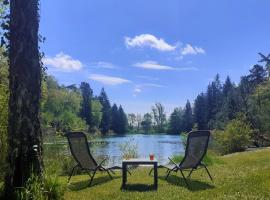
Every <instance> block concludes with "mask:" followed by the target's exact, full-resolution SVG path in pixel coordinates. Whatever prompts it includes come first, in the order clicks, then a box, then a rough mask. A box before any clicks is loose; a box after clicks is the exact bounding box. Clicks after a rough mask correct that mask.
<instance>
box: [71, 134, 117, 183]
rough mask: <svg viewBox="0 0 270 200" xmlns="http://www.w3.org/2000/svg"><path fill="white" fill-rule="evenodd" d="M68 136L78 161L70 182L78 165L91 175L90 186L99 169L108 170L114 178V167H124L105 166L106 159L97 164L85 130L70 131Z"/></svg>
mask: <svg viewBox="0 0 270 200" xmlns="http://www.w3.org/2000/svg"><path fill="white" fill-rule="evenodd" d="M66 137H67V139H68V143H69V147H70V151H71V154H72V156H73V157H74V159H75V160H76V162H77V164H76V165H75V166H74V167H73V169H72V171H71V173H70V175H69V178H68V182H69V181H70V179H71V176H72V175H73V172H74V170H75V168H77V167H78V168H80V169H81V170H83V171H85V172H87V173H88V175H89V176H90V182H89V186H91V184H92V181H93V178H94V176H95V174H96V172H97V171H103V172H107V173H108V175H109V176H110V178H111V179H112V176H111V174H110V172H112V173H113V174H114V172H113V170H114V169H122V168H121V167H119V166H114V167H108V168H105V167H104V166H102V165H103V164H104V162H105V160H106V159H104V160H103V161H102V162H101V163H99V164H97V162H96V161H95V159H94V158H93V156H92V155H91V153H90V150H89V145H88V142H87V138H86V135H85V134H84V133H83V132H69V133H67V134H66ZM91 173H92V175H91Z"/></svg>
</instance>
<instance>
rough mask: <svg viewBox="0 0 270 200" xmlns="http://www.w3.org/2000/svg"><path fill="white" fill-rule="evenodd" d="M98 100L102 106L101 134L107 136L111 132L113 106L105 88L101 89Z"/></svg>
mask: <svg viewBox="0 0 270 200" xmlns="http://www.w3.org/2000/svg"><path fill="white" fill-rule="evenodd" d="M98 99H99V101H100V103H101V105H102V118H101V122H100V125H99V128H100V130H101V132H102V133H103V134H105V133H107V132H108V131H109V129H110V126H111V104H110V101H109V99H108V96H107V94H106V92H105V90H104V88H102V89H101V93H100V95H99V97H98Z"/></svg>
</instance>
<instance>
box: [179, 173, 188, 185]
mask: <svg viewBox="0 0 270 200" xmlns="http://www.w3.org/2000/svg"><path fill="white" fill-rule="evenodd" d="M180 172H181V174H182V176H183V178H184V181H185V183H186V185H187V187H188V188H189V184H188V182H187V179H186V177H185V175H184V173H183V171H182V170H181V169H180Z"/></svg>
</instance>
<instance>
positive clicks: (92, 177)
mask: <svg viewBox="0 0 270 200" xmlns="http://www.w3.org/2000/svg"><path fill="white" fill-rule="evenodd" d="M96 172H97V169H95V171H94V173H93V175H92V176H91V179H90V183H89V184H88V186H91V185H92V181H93V179H94V176H95V174H96Z"/></svg>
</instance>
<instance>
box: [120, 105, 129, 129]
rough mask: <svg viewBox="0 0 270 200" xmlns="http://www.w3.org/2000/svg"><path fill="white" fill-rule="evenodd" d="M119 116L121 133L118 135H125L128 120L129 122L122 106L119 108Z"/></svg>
mask: <svg viewBox="0 0 270 200" xmlns="http://www.w3.org/2000/svg"><path fill="white" fill-rule="evenodd" d="M118 115H119V132H118V133H120V134H124V133H126V132H127V125H128V120H127V115H126V113H125V111H124V109H123V108H122V106H121V105H120V106H119V109H118Z"/></svg>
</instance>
